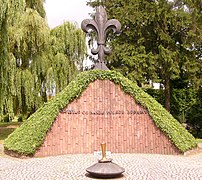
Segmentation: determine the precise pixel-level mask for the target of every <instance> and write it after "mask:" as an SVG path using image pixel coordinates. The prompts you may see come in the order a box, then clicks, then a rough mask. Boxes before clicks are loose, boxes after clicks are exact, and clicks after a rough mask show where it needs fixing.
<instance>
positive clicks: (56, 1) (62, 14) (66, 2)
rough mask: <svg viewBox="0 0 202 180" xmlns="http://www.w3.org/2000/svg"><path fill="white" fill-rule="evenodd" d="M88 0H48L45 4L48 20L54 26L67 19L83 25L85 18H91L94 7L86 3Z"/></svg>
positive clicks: (50, 25) (51, 26)
mask: <svg viewBox="0 0 202 180" xmlns="http://www.w3.org/2000/svg"><path fill="white" fill-rule="evenodd" d="M86 1H87V0H46V3H45V4H44V7H45V10H46V16H47V21H48V24H49V27H50V28H54V27H55V26H58V25H60V24H62V23H64V21H65V20H67V21H70V22H77V23H78V26H79V27H80V26H81V22H82V21H83V20H84V19H89V18H90V15H89V13H91V12H93V9H92V8H91V7H89V6H87V5H86Z"/></svg>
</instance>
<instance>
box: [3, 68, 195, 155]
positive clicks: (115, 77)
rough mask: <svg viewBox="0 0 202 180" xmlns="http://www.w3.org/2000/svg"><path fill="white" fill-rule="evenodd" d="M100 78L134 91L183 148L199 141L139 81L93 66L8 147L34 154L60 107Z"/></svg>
mask: <svg viewBox="0 0 202 180" xmlns="http://www.w3.org/2000/svg"><path fill="white" fill-rule="evenodd" d="M97 79H100V80H111V81H112V82H114V83H115V84H118V85H120V87H121V88H122V90H123V91H124V92H125V93H128V94H129V95H131V96H132V97H133V98H134V99H135V100H136V102H138V103H139V104H141V105H142V106H144V107H145V108H146V109H147V110H148V112H149V114H150V116H151V117H152V118H153V120H154V122H155V124H156V125H157V127H159V128H160V129H161V130H162V131H163V132H165V134H167V136H168V137H169V138H170V140H171V141H172V142H173V143H174V145H175V146H176V147H177V148H178V149H179V150H180V151H181V152H185V151H187V150H190V149H192V148H194V147H195V146H196V145H197V143H196V140H195V138H194V137H193V136H192V135H191V134H190V133H189V132H188V131H187V130H186V129H184V128H183V127H182V126H181V124H180V123H179V122H178V121H177V120H175V119H174V118H173V117H172V116H171V115H170V114H169V113H168V112H167V111H166V110H165V109H164V108H163V107H162V106H161V105H160V104H159V103H158V102H157V101H156V100H154V98H152V97H151V96H150V95H148V94H147V93H145V92H144V91H143V90H142V89H141V88H140V87H138V86H137V85H136V84H135V83H133V82H132V81H130V80H129V79H127V78H125V77H124V76H123V75H121V74H120V73H117V72H115V71H100V70H93V71H86V72H82V73H80V74H79V75H78V76H77V77H76V78H75V80H73V81H71V82H70V83H69V85H68V86H67V87H66V88H65V89H64V90H63V91H62V92H61V93H59V94H58V95H57V96H56V97H55V98H53V99H52V100H51V101H49V102H48V103H46V104H44V106H43V107H41V108H40V109H38V110H37V111H36V112H35V113H34V114H33V115H32V116H30V118H29V119H28V120H27V121H26V122H24V123H23V124H22V125H21V126H20V127H19V128H18V129H16V130H15V131H14V132H13V133H12V134H11V135H10V136H9V137H8V138H7V139H6V140H5V142H4V147H5V150H6V151H12V152H15V153H17V154H20V155H28V156H31V155H33V154H34V153H35V152H36V150H37V149H38V148H39V147H40V146H41V145H42V143H43V141H44V138H45V136H46V133H47V132H48V130H49V129H50V127H51V126H52V124H53V122H54V120H55V119H56V117H57V115H58V113H59V111H60V110H61V109H63V108H64V107H66V106H67V105H68V104H69V103H70V102H72V101H73V100H75V99H76V98H78V97H79V96H80V95H81V94H82V92H83V91H84V90H85V89H86V88H87V87H88V85H89V84H90V83H91V82H94V81H95V80H97Z"/></svg>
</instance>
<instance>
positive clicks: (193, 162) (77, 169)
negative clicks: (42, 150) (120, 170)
mask: <svg viewBox="0 0 202 180" xmlns="http://www.w3.org/2000/svg"><path fill="white" fill-rule="evenodd" d="M112 158H113V162H114V163H117V164H118V165H120V166H122V167H124V168H125V173H124V175H123V177H120V178H117V179H120V180H123V179H128V180H129V179H131V180H136V179H137V180H164V179H165V180H167V179H168V180H192V179H193V180H194V179H195V180H202V154H197V155H189V156H171V155H152V154H113V155H112ZM96 162H97V158H96V157H95V156H94V155H92V154H87V155H63V156H56V157H46V158H32V159H16V158H11V157H8V156H0V180H63V179H65V180H69V179H70V180H74V179H78V180H83V179H86V180H92V179H93V178H90V177H88V176H87V174H86V171H85V169H86V168H87V167H89V166H91V165H93V164H94V163H96Z"/></svg>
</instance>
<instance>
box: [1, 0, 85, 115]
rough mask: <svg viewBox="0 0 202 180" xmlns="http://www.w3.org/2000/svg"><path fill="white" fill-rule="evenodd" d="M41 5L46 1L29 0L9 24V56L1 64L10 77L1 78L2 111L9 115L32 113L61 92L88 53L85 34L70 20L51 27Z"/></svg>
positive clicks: (7, 36)
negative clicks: (16, 18) (17, 16)
mask: <svg viewBox="0 0 202 180" xmlns="http://www.w3.org/2000/svg"><path fill="white" fill-rule="evenodd" d="M42 5H43V1H39V0H36V1H28V0H27V1H26V4H24V7H25V8H24V9H23V11H22V12H21V14H19V18H18V20H17V21H13V22H12V23H10V24H9V25H8V26H7V34H6V38H5V39H7V41H4V43H5V42H6V43H7V46H6V52H7V57H8V58H7V61H6V62H4V64H3V65H2V66H1V67H2V68H3V69H4V71H5V74H6V76H7V77H6V78H4V77H3V76H1V77H0V78H1V79H2V80H3V78H4V81H2V82H4V86H2V87H1V89H0V90H2V92H5V93H4V94H2V93H1V95H2V96H1V102H0V107H1V111H0V112H1V114H9V116H10V118H12V117H13V116H14V115H18V114H23V115H30V114H32V113H33V112H35V111H36V109H38V108H39V107H40V106H41V105H42V104H43V103H44V102H47V100H48V96H49V95H51V93H55V91H56V92H59V91H61V90H62V89H63V88H64V87H65V86H66V85H67V84H68V83H69V81H70V80H71V79H72V78H73V75H74V74H76V73H77V72H78V71H77V67H76V66H79V65H80V64H81V61H82V59H83V58H84V55H85V52H86V51H85V49H86V47H85V35H84V33H83V32H82V31H81V30H78V29H77V28H76V26H75V25H73V24H71V23H65V24H64V25H62V26H60V27H57V28H55V29H53V30H50V29H49V27H48V24H47V22H46V19H45V18H44V17H45V11H44V9H43V6H42ZM2 34H3V33H2ZM3 35H4V36H5V34H3ZM67 49H68V54H67ZM3 88H4V89H3Z"/></svg>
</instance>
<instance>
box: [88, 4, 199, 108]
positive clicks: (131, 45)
mask: <svg viewBox="0 0 202 180" xmlns="http://www.w3.org/2000/svg"><path fill="white" fill-rule="evenodd" d="M100 3H101V4H103V5H104V6H106V10H107V11H108V15H109V17H110V18H116V19H118V20H119V21H120V22H121V24H122V33H121V35H120V36H119V37H118V38H116V39H115V40H114V36H113V35H111V36H110V37H109V39H110V41H109V43H110V45H111V46H112V49H113V54H112V55H111V57H109V59H108V60H107V63H108V66H109V67H110V68H111V69H117V70H119V71H120V72H122V73H123V74H124V75H125V76H127V77H129V78H130V79H132V80H137V81H138V82H139V83H138V84H141V83H146V82H148V80H154V81H158V82H161V83H163V84H164V87H165V97H166V98H165V99H166V100H165V107H166V109H167V110H168V111H170V93H171V80H174V79H177V78H179V77H180V73H181V74H186V76H187V77H188V79H189V84H191V85H193V84H195V83H196V81H195V82H191V80H193V77H194V76H195V75H196V74H197V73H200V67H201V64H200V62H199V57H197V56H196V51H197V49H196V48H194V47H195V44H197V43H196V37H197V36H198V35H200V34H199V31H193V22H192V14H191V13H190V12H189V11H187V10H186V8H185V6H184V4H182V3H178V2H177V1H172V2H171V1H167V0H158V1H155V0H152V1H151V0H149V1H148V0H146V1H145V0H144V1H143V0H127V1H123V0H111V1H102V2H98V1H90V2H89V4H90V5H91V6H93V7H94V6H95V5H97V4H100ZM197 41H200V42H202V41H201V39H200V38H198V39H197Z"/></svg>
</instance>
